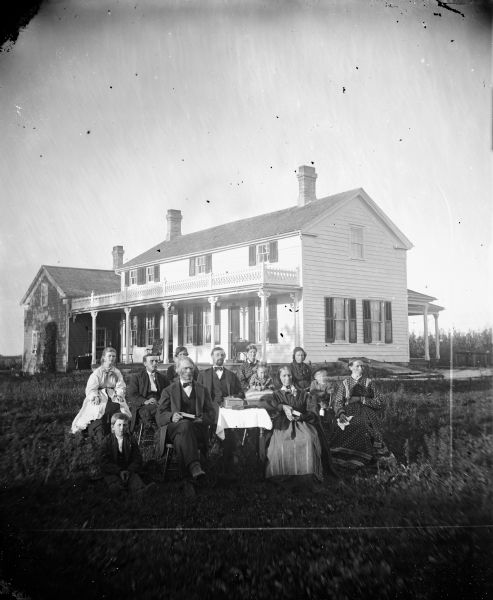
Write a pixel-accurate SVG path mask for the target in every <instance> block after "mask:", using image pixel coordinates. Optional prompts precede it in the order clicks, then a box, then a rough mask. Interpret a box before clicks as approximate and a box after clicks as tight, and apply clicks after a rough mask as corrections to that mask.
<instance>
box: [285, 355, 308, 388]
mask: <svg viewBox="0 0 493 600" xmlns="http://www.w3.org/2000/svg"><path fill="white" fill-rule="evenodd" d="M289 368H290V369H291V377H292V379H293V385H294V387H295V388H296V389H298V390H304V391H307V390H309V389H310V385H311V382H312V370H311V369H310V367H309V366H308V365H307V364H306V363H297V362H296V361H293V362H292V363H291V364H290V365H289Z"/></svg>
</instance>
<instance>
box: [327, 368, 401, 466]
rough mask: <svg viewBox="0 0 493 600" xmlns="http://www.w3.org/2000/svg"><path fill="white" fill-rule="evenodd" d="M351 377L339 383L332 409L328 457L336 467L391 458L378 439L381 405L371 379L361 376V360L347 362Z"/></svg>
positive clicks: (379, 435) (380, 439)
mask: <svg viewBox="0 0 493 600" xmlns="http://www.w3.org/2000/svg"><path fill="white" fill-rule="evenodd" d="M349 368H350V370H351V377H347V378H346V379H344V380H343V381H342V382H341V384H340V385H339V387H338V389H337V392H336V395H335V399H334V412H335V417H336V419H337V424H336V426H335V428H334V436H333V437H332V439H331V444H330V445H331V453H332V460H333V462H334V464H335V465H336V466H342V467H345V468H349V469H358V468H360V467H362V466H365V465H367V464H369V463H372V462H377V461H380V460H383V461H386V460H389V459H390V460H391V459H393V455H392V453H390V452H389V450H388V449H387V446H386V445H385V443H384V441H383V439H382V432H381V427H382V425H381V417H380V415H379V414H378V413H379V410H380V409H381V408H382V406H383V402H382V399H381V397H380V396H379V394H378V393H377V392H376V390H375V388H374V384H373V381H372V380H371V379H369V378H368V377H366V376H365V375H364V372H365V370H366V365H365V363H364V362H363V361H362V360H359V359H353V360H351V361H350V362H349Z"/></svg>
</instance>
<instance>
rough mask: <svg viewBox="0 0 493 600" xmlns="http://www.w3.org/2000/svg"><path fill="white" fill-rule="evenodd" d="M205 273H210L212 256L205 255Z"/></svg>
mask: <svg viewBox="0 0 493 600" xmlns="http://www.w3.org/2000/svg"><path fill="white" fill-rule="evenodd" d="M205 272H206V273H212V254H206V255H205Z"/></svg>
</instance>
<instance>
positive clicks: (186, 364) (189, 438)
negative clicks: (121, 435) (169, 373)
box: [156, 358, 215, 481]
mask: <svg viewBox="0 0 493 600" xmlns="http://www.w3.org/2000/svg"><path fill="white" fill-rule="evenodd" d="M194 367H195V365H194V363H193V361H192V359H190V358H182V359H181V360H180V361H179V362H178V364H177V369H176V370H177V373H178V380H177V381H174V382H173V383H172V384H171V385H170V386H169V387H167V388H166V389H165V390H163V392H162V394H161V398H160V400H159V405H158V407H157V413H156V422H157V424H158V425H160V426H161V427H166V429H167V430H166V435H167V437H168V439H169V440H170V441H171V442H172V444H173V446H174V449H175V452H176V454H177V457H178V462H179V465H180V470H181V472H182V474H185V473H187V472H188V473H189V474H190V475H191V476H192V478H193V480H194V481H196V480H197V479H198V478H200V477H202V476H203V475H205V472H204V471H203V470H202V467H201V466H200V460H199V448H200V447H201V446H202V447H204V448H206V447H207V441H208V435H207V431H208V426H209V425H211V424H213V423H214V416H215V413H214V408H213V406H212V402H211V397H210V394H209V392H208V390H207V389H206V388H205V387H204V386H203V385H201V384H200V383H197V382H195V381H193V370H194ZM161 439H163V432H162V431H161Z"/></svg>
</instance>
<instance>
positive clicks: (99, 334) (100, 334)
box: [87, 327, 108, 356]
mask: <svg viewBox="0 0 493 600" xmlns="http://www.w3.org/2000/svg"><path fill="white" fill-rule="evenodd" d="M87 344H88V352H91V351H92V329H89V330H88V332H87ZM106 346H108V343H107V331H106V328H105V327H96V356H101V354H102V352H103V350H104V349H105V348H106Z"/></svg>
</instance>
